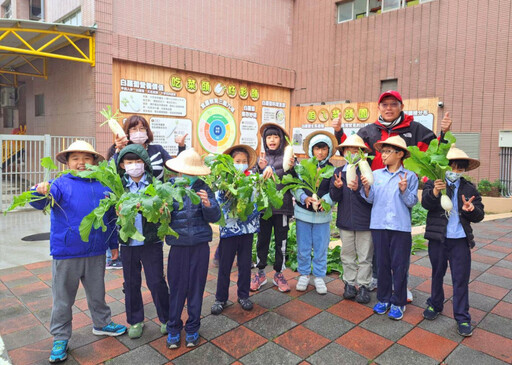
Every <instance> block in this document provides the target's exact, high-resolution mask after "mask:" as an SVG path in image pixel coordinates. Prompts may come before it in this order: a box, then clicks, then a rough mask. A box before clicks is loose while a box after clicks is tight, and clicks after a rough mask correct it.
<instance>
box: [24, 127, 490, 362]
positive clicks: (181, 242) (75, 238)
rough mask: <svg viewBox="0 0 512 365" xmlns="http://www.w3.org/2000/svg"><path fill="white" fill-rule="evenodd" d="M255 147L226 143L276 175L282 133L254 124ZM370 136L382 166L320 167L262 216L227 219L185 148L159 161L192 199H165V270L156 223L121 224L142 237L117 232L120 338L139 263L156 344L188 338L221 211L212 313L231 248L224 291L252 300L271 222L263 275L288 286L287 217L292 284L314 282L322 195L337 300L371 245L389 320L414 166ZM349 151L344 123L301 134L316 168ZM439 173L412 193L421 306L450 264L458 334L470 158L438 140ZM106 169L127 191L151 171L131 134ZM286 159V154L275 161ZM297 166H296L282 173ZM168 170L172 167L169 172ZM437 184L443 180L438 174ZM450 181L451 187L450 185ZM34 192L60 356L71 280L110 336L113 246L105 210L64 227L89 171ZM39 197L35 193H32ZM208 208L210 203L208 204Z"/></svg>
mask: <svg viewBox="0 0 512 365" xmlns="http://www.w3.org/2000/svg"><path fill="white" fill-rule="evenodd" d="M260 132H261V135H262V137H263V151H264V152H262V153H261V155H260V156H259V157H257V155H256V152H255V151H254V149H252V148H251V147H249V146H246V145H236V146H233V147H232V148H230V149H228V150H226V151H225V152H224V153H227V154H229V155H230V156H231V157H232V158H233V160H234V163H235V166H236V168H237V169H239V170H240V171H243V172H244V173H245V174H250V173H252V172H253V171H254V172H258V173H261V174H262V175H263V176H264V177H265V178H272V177H273V176H274V175H276V176H278V177H279V178H282V177H283V176H284V174H286V173H292V174H296V173H295V171H294V169H293V168H292V169H291V170H289V171H286V172H285V171H284V168H283V162H284V161H283V158H284V148H285V146H286V144H287V141H286V137H288V134H287V132H286V131H285V130H284V129H283V128H282V127H281V126H279V125H277V124H273V123H267V124H264V125H262V127H261V129H260ZM373 148H375V149H377V150H378V151H380V153H381V155H382V161H383V163H384V165H385V167H384V168H382V169H379V170H376V171H374V183H373V184H371V183H370V181H368V180H367V178H365V177H364V176H362V175H361V174H360V172H359V170H357V174H356V179H354V180H352V181H347V165H344V166H342V167H339V168H337V169H336V170H335V171H334V175H333V176H332V177H331V178H324V179H323V180H322V181H321V182H320V184H319V186H318V194H317V195H318V200H317V199H316V198H314V197H313V194H312V193H311V192H309V191H305V190H302V189H298V190H296V191H294V192H293V196H294V198H295V204H294V203H293V198H292V194H291V193H290V192H287V193H286V194H285V196H284V202H283V206H282V207H281V208H279V209H275V210H274V211H273V214H272V216H271V217H270V218H269V219H263V218H261V217H260V214H259V213H258V211H257V210H256V207H255V210H254V212H253V214H251V215H250V216H249V217H248V218H247V220H246V221H241V220H240V219H237V218H231V217H230V215H229V210H230V209H231V207H230V204H229V201H228V198H227V197H226V194H225V193H223V192H219V193H217V196H215V195H214V194H213V193H212V191H211V190H210V188H209V187H208V186H207V185H206V184H205V182H203V180H201V179H200V178H199V177H200V176H204V175H208V174H210V169H209V168H208V167H207V166H205V165H204V162H203V160H202V158H201V156H200V155H199V154H198V153H197V152H196V151H195V150H194V149H189V150H186V151H184V152H182V153H180V154H179V156H178V157H176V158H174V159H170V160H167V161H166V162H165V166H166V167H167V168H168V169H169V170H172V171H174V172H176V173H178V174H180V175H181V176H182V177H185V178H187V179H188V182H189V185H188V186H187V188H188V189H191V190H194V191H195V192H196V193H197V195H198V196H199V197H200V203H199V204H193V203H192V201H191V200H190V199H189V198H188V197H187V196H185V197H184V198H183V206H182V207H181V208H180V206H179V205H178V203H177V202H175V203H174V206H173V210H172V212H171V228H173V229H174V230H175V231H176V232H177V233H178V234H179V236H178V237H174V236H168V237H166V239H165V241H166V243H167V244H168V245H170V246H171V249H170V251H169V257H168V267H167V280H168V286H167V283H166V281H165V277H164V267H163V242H162V240H160V239H159V238H158V236H157V229H158V226H157V225H156V224H153V223H150V222H147V221H146V219H145V218H144V217H143V216H142V215H141V214H138V216H137V218H136V220H135V227H136V228H137V230H138V231H139V232H140V233H142V234H143V236H144V238H145V239H144V241H138V240H135V239H130V240H129V241H128V242H121V253H122V254H121V259H122V263H123V274H124V280H125V283H124V291H125V296H126V297H125V304H126V315H127V322H128V323H129V324H130V328H129V330H128V334H129V336H130V337H131V338H138V337H140V336H141V335H142V332H143V327H144V307H143V301H142V296H141V280H142V277H141V270H142V267H144V272H145V277H146V282H147V285H148V288H149V290H150V292H151V295H152V297H153V302H154V303H155V307H156V310H157V314H158V318H159V320H160V322H161V323H162V326H161V332H162V334H167V335H168V337H167V345H168V347H169V348H177V347H179V346H180V345H181V332H182V329H183V327H185V334H186V336H185V342H186V346H188V347H193V346H196V345H197V344H198V343H199V327H200V317H201V307H202V299H203V292H204V288H205V284H206V278H207V274H208V266H209V257H210V248H209V242H210V241H211V240H212V229H211V227H210V223H215V222H217V221H218V220H219V219H220V217H221V214H224V215H225V218H226V225H225V226H223V227H220V242H219V252H218V254H219V271H218V280H217V293H216V300H215V303H214V304H213V306H212V308H211V313H212V314H214V315H218V314H220V313H221V312H222V311H223V310H224V308H225V306H226V305H227V301H228V290H229V284H230V273H231V268H232V265H233V262H234V258H235V256H237V265H238V282H237V284H238V288H237V289H238V291H237V295H238V303H239V304H240V306H241V308H242V309H243V310H251V309H252V308H253V303H252V302H251V300H250V299H249V291H250V290H251V291H257V290H259V289H260V288H261V286H262V285H264V284H266V282H267V278H266V273H265V268H266V266H267V255H268V251H269V246H270V240H271V236H272V230H273V231H274V238H275V261H274V271H275V274H274V276H273V283H274V284H275V285H276V286H277V287H278V289H279V290H280V291H282V292H287V291H289V290H290V286H289V284H288V282H287V280H286V278H285V277H284V275H283V271H284V269H285V262H286V241H287V235H288V229H289V220H290V218H291V216H292V215H294V216H295V220H296V227H297V228H296V229H297V251H298V252H297V259H298V271H299V274H300V276H299V278H298V280H297V284H296V290H298V291H305V290H307V287H308V285H309V283H310V275H311V274H312V275H313V285H314V287H315V289H316V291H317V292H318V294H326V293H327V287H326V285H325V281H324V277H325V275H326V269H327V250H328V246H329V241H330V221H331V212H330V211H328V212H327V211H324V210H323V209H322V208H320V209H318V210H315V209H313V205H315V204H317V203H319V202H321V201H323V202H325V203H327V204H329V205H331V206H334V204H336V203H338V216H337V221H336V225H337V227H338V228H339V229H340V234H341V238H342V242H343V244H342V251H341V261H342V263H343V268H344V272H343V281H344V285H345V290H344V294H343V296H344V298H346V299H355V300H356V301H357V302H359V303H368V302H370V294H369V292H370V282H371V280H372V257H373V254H374V250H375V254H376V257H377V267H378V288H377V300H378V302H377V304H376V305H375V306H374V308H373V310H374V312H375V313H377V314H385V313H388V311H389V313H388V316H389V317H390V318H391V319H394V320H400V319H401V318H402V317H403V313H404V311H405V305H406V302H407V278H408V269H409V262H410V251H411V243H412V242H411V209H412V207H413V206H414V205H415V204H416V203H417V201H418V197H417V189H418V178H417V177H416V175H415V174H414V173H413V172H411V171H408V170H406V169H405V168H404V167H403V165H402V162H403V160H404V159H405V158H407V157H408V155H409V152H408V150H407V146H406V144H405V141H404V140H403V139H402V138H401V137H399V136H393V137H389V138H388V139H387V140H385V141H379V142H378V143H376V144H375V145H374V146H373ZM359 149H363V150H365V151H368V150H369V147H368V146H366V145H365V144H364V142H363V141H362V139H361V138H360V137H358V136H357V135H352V136H349V137H348V138H347V139H346V140H345V141H344V142H343V143H341V144H340V145H338V142H337V141H336V138H335V137H334V136H333V135H332V134H330V133H328V132H324V131H317V132H315V133H312V134H310V135H309V136H308V137H307V138H306V140H305V141H304V150H305V152H306V154H307V155H308V157H313V156H314V157H316V159H317V161H318V168H319V169H321V168H323V167H324V166H326V165H328V164H330V162H329V159H330V158H331V157H332V156H333V155H334V154H335V153H336V151H339V152H340V154H341V155H342V156H346V157H348V156H349V155H351V157H352V159H354V158H356V156H357V155H358V154H357V152H358V151H359ZM102 159H103V157H102V156H101V155H100V154H99V153H97V152H96V151H94V149H93V147H92V146H91V145H89V144H87V143H86V142H83V141H77V142H74V143H73V144H72V145H70V146H69V147H68V149H66V150H64V151H62V152H60V153H59V154H58V155H57V160H58V161H60V162H62V163H65V164H67V165H68V167H69V168H70V169H73V170H84V169H85V168H86V167H85V165H86V164H96V163H98V162H99V161H101V160H102ZM448 159H449V160H450V164H451V167H452V171H450V172H449V173H447V175H446V180H436V181H429V182H427V183H426V184H425V187H424V190H423V196H422V205H423V206H424V207H425V209H427V210H428V217H427V227H426V233H425V237H426V238H427V239H428V240H429V256H430V260H431V263H432V291H431V293H432V294H431V297H430V298H429V299H428V306H427V308H426V309H425V311H424V313H423V316H424V317H425V318H426V319H429V320H433V319H435V318H436V317H437V316H438V315H439V313H441V312H442V310H443V302H444V293H443V286H442V284H443V277H444V275H445V273H446V269H447V263H448V262H449V263H450V268H451V272H452V280H453V284H454V299H453V305H454V316H455V319H456V321H457V324H458V332H459V333H460V334H461V335H463V336H470V335H471V331H472V328H471V318H470V316H469V304H468V283H469V274H470V265H471V256H470V249H471V248H472V247H473V246H474V240H473V235H472V233H471V232H472V231H471V226H470V223H471V222H478V221H480V220H482V219H483V215H484V212H483V205H482V203H481V198H480V196H479V194H478V192H477V191H476V189H475V187H474V186H473V185H472V184H471V183H469V182H468V181H467V180H465V179H464V178H463V177H461V174H462V173H463V172H465V171H469V170H472V169H474V168H476V167H478V164H479V163H478V161H477V160H474V159H471V158H469V157H468V156H467V155H466V154H465V153H464V152H463V151H461V150H459V149H457V148H452V149H451V150H450V152H449V154H448ZM116 162H117V166H118V172H119V174H120V175H121V177H122V182H123V186H124V187H125V189H126V190H127V191H130V192H133V193H140V191H141V190H143V189H144V188H145V187H146V186H147V185H149V184H151V182H152V181H153V179H154V178H155V176H154V174H153V170H152V165H151V160H150V157H149V155H148V152H147V149H146V148H144V146H143V145H141V144H137V143H132V144H128V145H127V146H126V147H124V148H123V149H122V150H121V151H120V153H119V154H118V155H117V159H116ZM289 162H290V163H294V162H295V161H289ZM295 176H296V177H298V178H300V176H297V175H295ZM171 181H173V179H171ZM448 185H449V186H448ZM451 185H453V187H452V186H451ZM447 187H448V190H449V191H450V192H452V195H451V198H452V201H453V204H454V209H453V212H452V214H451V215H449V216H447V215H445V214H444V210H443V209H442V208H441V205H440V196H441V193H440V192H441V191H442V190H444V189H445V188H447ZM35 190H36V191H37V193H38V194H42V195H45V194H47V193H48V192H50V193H51V196H52V198H53V199H54V201H55V205H54V207H53V209H52V215H51V238H50V250H51V255H52V256H53V268H52V274H53V279H52V280H53V283H52V290H53V308H52V316H51V333H52V335H53V336H54V344H53V348H52V353H51V356H50V362H59V361H64V360H65V359H66V358H67V348H68V340H69V338H70V336H71V321H72V305H73V303H74V300H75V295H76V291H77V289H78V285H79V282H80V281H81V282H82V284H83V286H84V288H85V291H86V296H87V301H88V306H89V309H90V311H91V317H92V319H93V333H94V334H96V335H109V336H118V335H121V334H123V333H125V332H126V331H127V328H126V327H125V326H123V325H119V324H116V323H113V322H112V321H111V313H110V309H109V307H108V306H107V304H106V303H105V285H104V270H105V251H106V250H107V247H109V248H110V249H111V250H112V255H113V257H117V256H118V252H117V248H118V235H117V230H116V227H115V220H116V218H115V212H114V211H112V212H108V214H107V215H106V216H105V217H104V221H105V224H106V225H107V230H106V231H105V232H103V231H102V230H101V229H97V230H95V229H93V230H92V231H91V235H90V237H89V242H88V243H86V242H83V241H82V240H81V238H80V235H79V230H78V227H79V225H80V222H81V219H82V218H83V217H84V216H85V215H86V214H88V213H89V212H90V211H92V210H93V209H94V208H95V207H96V206H97V205H98V202H99V200H101V199H102V198H104V197H105V196H106V195H107V194H108V189H107V188H105V187H103V186H102V185H101V184H100V183H99V182H97V181H95V180H91V179H84V178H80V177H77V176H73V175H71V174H67V175H63V176H61V177H59V178H58V179H56V180H54V181H53V182H43V183H40V184H38V185H37V186H36V187H35ZM32 204H33V206H35V207H36V208H39V209H42V208H43V207H44V205H45V204H48V201H39V202H35V203H32ZM221 206H222V209H221ZM254 234H258V240H257V264H256V266H257V270H256V273H255V274H254V276H253V278H252V280H251V267H252V260H251V252H252V244H253V236H254ZM185 301H186V302H187V311H188V319H187V321H186V324H185V326H184V325H183V322H182V320H181V314H182V311H183V308H184V305H185Z"/></svg>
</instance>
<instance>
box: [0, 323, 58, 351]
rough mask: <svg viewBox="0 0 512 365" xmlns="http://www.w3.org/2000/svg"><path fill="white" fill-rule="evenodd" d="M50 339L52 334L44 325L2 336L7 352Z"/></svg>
mask: <svg viewBox="0 0 512 365" xmlns="http://www.w3.org/2000/svg"><path fill="white" fill-rule="evenodd" d="M49 337H51V335H50V332H48V330H47V329H46V328H45V327H44V326H43V325H42V324H38V325H37V326H34V327H31V328H25V329H22V330H20V331H16V332H11V333H8V334H6V335H2V339H3V341H4V343H5V348H6V349H7V350H13V349H17V348H18V347H23V346H26V345H30V344H33V343H35V342H39V341H41V340H44V339H47V338H49Z"/></svg>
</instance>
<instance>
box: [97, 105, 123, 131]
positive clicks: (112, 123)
mask: <svg viewBox="0 0 512 365" xmlns="http://www.w3.org/2000/svg"><path fill="white" fill-rule="evenodd" d="M100 113H101V115H103V116H104V117H105V119H106V121H104V122H103V123H101V124H100V126H103V125H104V124H107V123H108V126H109V127H110V130H111V131H112V133H114V136H116V137H126V133H124V130H123V127H121V125H120V124H119V122H118V121H117V118H119V116H118V114H119V110H118V111H116V112H115V113H114V114H112V108H111V107H110V105H108V106H107V108H106V109H103V110H102V111H101V112H100Z"/></svg>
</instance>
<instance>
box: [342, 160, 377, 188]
mask: <svg viewBox="0 0 512 365" xmlns="http://www.w3.org/2000/svg"><path fill="white" fill-rule="evenodd" d="M359 171H361V175H362V176H364V177H365V178H366V181H368V185H370V186H371V185H373V171H372V168H371V167H370V164H369V163H368V161H367V160H366V159H364V160H361V161H359ZM348 181H349V180H348V179H347V182H348ZM350 181H352V180H350Z"/></svg>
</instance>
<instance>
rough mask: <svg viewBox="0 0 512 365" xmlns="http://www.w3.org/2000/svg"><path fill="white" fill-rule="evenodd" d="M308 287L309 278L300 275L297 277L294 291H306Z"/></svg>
mask: <svg viewBox="0 0 512 365" xmlns="http://www.w3.org/2000/svg"><path fill="white" fill-rule="evenodd" d="M308 285H309V276H308V275H301V276H299V280H298V281H297V285H295V290H297V291H306V289H307V288H308Z"/></svg>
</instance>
